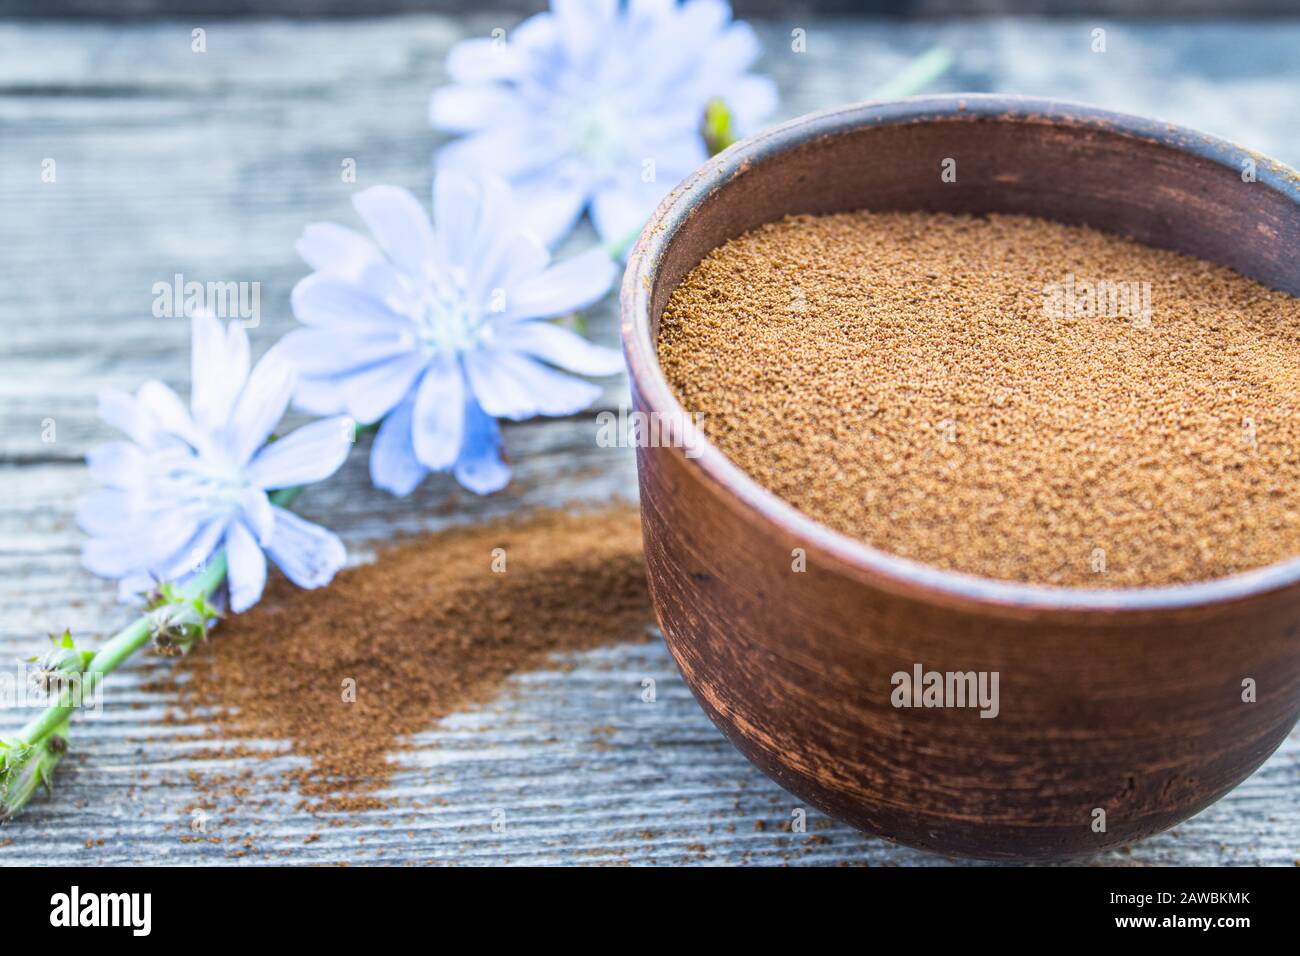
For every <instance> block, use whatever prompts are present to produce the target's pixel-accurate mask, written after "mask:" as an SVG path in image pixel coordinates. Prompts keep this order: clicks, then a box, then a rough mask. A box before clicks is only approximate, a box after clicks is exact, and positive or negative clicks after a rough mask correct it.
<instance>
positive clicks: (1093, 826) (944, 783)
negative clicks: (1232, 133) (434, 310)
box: [623, 97, 1300, 859]
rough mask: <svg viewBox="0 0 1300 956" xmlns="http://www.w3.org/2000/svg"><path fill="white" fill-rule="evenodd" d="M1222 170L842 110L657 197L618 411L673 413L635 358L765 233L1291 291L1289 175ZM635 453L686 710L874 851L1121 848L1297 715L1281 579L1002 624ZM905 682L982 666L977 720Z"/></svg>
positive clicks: (1139, 123)
mask: <svg viewBox="0 0 1300 956" xmlns="http://www.w3.org/2000/svg"><path fill="white" fill-rule="evenodd" d="M1239 156H1240V157H1241V158H1243V159H1244V158H1249V157H1250V154H1248V153H1246V152H1245V151H1244V150H1238V149H1237V148H1236V147H1232V146H1231V145H1230V144H1224V143H1222V142H1221V141H1217V140H1211V139H1210V138H1208V137H1199V134H1194V133H1191V132H1189V131H1185V130H1179V129H1176V128H1173V127H1165V126H1164V125H1163V124H1158V123H1155V122H1153V121H1146V120H1138V119H1134V118H1127V117H1116V116H1113V115H1111V114H1105V113H1099V112H1097V111H1092V110H1089V109H1087V108H1081V107H1072V106H1064V105H1058V104H1046V103H1037V102H1026V101H1019V100H1014V99H1010V100H1008V99H1002V98H988V97H984V98H980V97H970V98H958V97H948V98H933V99H926V100H920V101H912V102H904V103H901V104H868V105H865V106H861V107H854V108H848V109H845V110H840V111H831V112H828V113H825V114H816V115H814V116H812V117H808V118H805V119H804V120H801V121H796V122H795V123H792V124H787V125H786V126H785V127H781V128H778V129H777V130H775V131H772V132H770V133H767V134H762V135H760V136H759V137H756V138H755V139H753V140H750V141H746V142H744V143H741V144H738V145H737V146H735V147H732V149H731V150H728V151H727V152H726V153H724V154H722V155H721V156H719V157H715V159H714V160H712V161H711V162H710V163H709V164H708V165H706V166H705V167H704V168H703V169H702V170H701V171H700V172H698V173H696V174H694V175H693V176H692V177H691V178H690V179H688V180H687V181H686V182H685V183H683V184H682V185H681V186H679V187H678V188H677V190H676V191H675V192H674V193H673V195H671V196H670V197H669V198H668V199H667V200H665V203H664V205H663V206H661V207H660V210H659V212H658V213H657V214H656V216H655V218H654V219H653V220H652V221H651V223H650V225H649V227H648V228H647V230H646V232H645V233H644V234H643V236H642V238H641V240H640V242H639V243H638V245H637V248H636V249H635V250H634V252H633V254H632V257H631V264H630V266H629V269H628V273H627V276H626V278H625V284H624V289H623V312H624V316H623V322H624V340H625V348H626V351H627V356H628V363H629V369H630V375H631V379H632V396H633V405H634V408H635V409H636V410H637V411H640V412H643V413H646V414H647V415H650V414H658V415H661V416H665V417H668V418H671V417H673V416H675V415H677V414H679V409H678V408H677V406H676V402H675V398H673V397H672V395H671V393H670V392H669V391H668V389H667V386H666V383H664V381H663V378H662V374H661V373H660V372H659V370H658V366H657V362H656V360H655V358H654V355H653V342H654V339H655V334H656V331H657V324H658V319H659V316H660V315H661V314H662V311H663V308H664V305H665V303H666V301H667V298H668V296H669V295H670V294H671V292H672V290H673V289H674V288H675V287H676V286H677V284H678V282H679V281H680V280H681V278H682V277H683V276H684V275H685V274H686V272H687V271H689V270H690V269H691V268H692V267H693V266H694V265H695V264H696V263H698V262H699V261H700V259H701V258H702V257H703V256H704V255H705V254H707V253H708V252H709V251H710V250H711V249H713V248H715V247H717V246H718V245H720V244H721V243H722V242H724V241H725V240H726V239H728V238H731V237H733V236H736V235H739V234H740V233H742V232H744V231H746V230H748V229H750V228H752V227H754V226H756V225H758V224H760V223H763V222H767V221H771V220H773V219H778V218H780V217H781V216H783V215H785V214H787V213H801V212H812V213H819V212H831V211H842V210H849V209H859V208H870V209H876V210H884V209H932V210H942V211H950V212H972V213H982V212H991V211H1000V212H1013V213H1025V214H1032V215H1039V216H1045V217H1048V218H1052V219H1056V220H1058V221H1063V222H1068V223H1082V224H1087V225H1092V226H1095V227H1097V228H1102V229H1106V230H1109V231H1113V232H1118V233H1121V234H1126V235H1130V236H1133V237H1134V238H1137V239H1139V240H1140V241H1143V242H1146V243H1149V244H1153V245H1158V246H1164V247H1168V248H1174V249H1178V250H1180V251H1184V252H1188V253H1191V254H1195V255H1198V256H1202V257H1204V258H1207V259H1212V260H1215V261H1218V262H1221V263H1224V264H1227V265H1230V266H1233V267H1234V268H1236V269H1238V270H1239V271H1241V272H1243V273H1245V274H1247V275H1249V276H1252V277H1254V278H1257V279H1259V280H1260V281H1262V282H1264V283H1265V284H1267V285H1270V286H1273V287H1275V288H1281V289H1285V290H1287V291H1290V292H1292V293H1300V256H1296V255H1295V249H1297V248H1300V204H1298V203H1297V191H1296V187H1295V182H1294V176H1295V174H1294V173H1292V172H1290V171H1289V170H1286V169H1285V167H1280V169H1281V171H1280V172H1279V171H1278V170H1279V167H1278V166H1277V164H1273V165H1272V166H1269V165H1268V163H1269V161H1267V160H1265V159H1263V158H1258V159H1257V162H1258V163H1259V166H1260V169H1261V173H1260V177H1261V181H1258V182H1253V183H1251V182H1247V181H1245V180H1243V179H1242V177H1241V176H1240V174H1239V172H1238V168H1237V167H1238V158H1239ZM946 159H953V160H955V169H956V182H945V181H944V179H943V178H942V175H941V174H942V172H943V170H944V168H945V166H944V161H945V160H946ZM1117 278H1118V277H1117ZM1122 278H1125V279H1141V277H1131V276H1130V277H1122ZM1153 334H1157V335H1158V334H1159V330H1158V329H1155V330H1153ZM704 433H705V435H706V436H707V434H708V423H707V422H706V423H704ZM637 456H638V457H637V460H638V475H639V481H640V491H641V510H642V521H643V527H644V535H645V551H646V563H647V571H648V576H649V581H650V588H651V593H652V597H653V600H654V604H655V608H656V612H657V615H658V618H659V622H660V625H661V627H662V630H663V632H664V635H665V637H666V639H667V642H668V646H669V648H670V649H671V651H672V654H673V656H674V658H675V659H676V661H677V664H678V666H679V667H680V669H681V672H682V674H683V676H684V678H685V680H686V682H687V683H688V684H689V686H690V687H691V689H692V691H693V692H694V694H695V696H696V698H697V699H698V700H699V702H700V704H701V706H703V708H704V709H705V711H706V712H707V713H708V714H709V716H710V717H711V718H712V719H713V721H714V723H716V724H717V726H718V727H719V728H720V729H721V730H722V731H723V733H725V734H726V735H727V736H728V737H729V738H730V739H731V741H732V742H733V743H734V744H735V745H736V746H737V747H738V748H739V749H740V750H741V751H742V752H743V753H745V755H746V756H747V757H749V759H750V760H752V761H753V762H754V763H755V764H757V765H758V766H759V767H761V768H762V769H763V770H764V771H766V772H767V773H768V774H769V775H771V776H772V777H773V778H775V779H776V780H777V781H778V782H780V783H781V784H782V785H783V786H784V787H786V788H787V789H789V790H790V791H791V792H793V793H795V794H797V795H799V796H800V797H801V798H803V799H806V800H807V801H809V802H810V803H812V804H813V805H815V806H817V807H818V808H820V809H821V810H823V811H824V812H826V813H828V814H830V815H831V816H834V817H837V818H839V819H843V820H846V821H848V822H850V823H852V824H854V825H856V826H858V827H861V828H863V829H866V830H869V831H871V832H873V833H876V834H879V835H881V836H883V837H886V838H889V839H892V840H896V841H898V842H901V843H906V844H909V845H912V846H916V847H922V848H925V849H930V850H934V851H938V852H941V853H948V854H956V855H967V856H975V857H983V858H992V859H1046V858H1059V857H1068V856H1073V855H1079V854H1085V853H1089V852H1095V851H1098V850H1103V849H1106V848H1108V847H1114V846H1118V845H1122V844H1124V843H1128V842H1131V841H1133V840H1136V839H1139V838H1141V837H1144V836H1146V835H1148V834H1151V833H1154V832H1156V831H1159V830H1162V829H1164V828H1167V827H1169V826H1172V825H1173V824H1175V823H1177V822H1179V821H1180V820H1183V819H1185V818H1187V817H1188V816H1190V815H1192V814H1194V813H1196V812H1197V811H1199V810H1201V809H1202V808H1204V807H1206V806H1208V805H1209V804H1210V803H1212V802H1213V801H1214V800H1216V799H1218V798H1219V797H1220V796H1222V795H1223V794H1224V793H1226V792H1227V791H1228V790H1230V789H1231V788H1232V787H1234V786H1236V785H1237V784H1238V783H1240V782H1241V781H1242V780H1243V779H1245V777H1246V776H1248V775H1249V774H1250V773H1251V772H1252V771H1253V770H1255V769H1256V768H1257V767H1258V766H1259V765H1260V764H1261V763H1262V762H1263V761H1264V760H1265V758H1266V757H1267V756H1268V755H1269V754H1270V753H1272V751H1273V750H1274V749H1275V748H1276V747H1277V746H1278V745H1279V744H1280V743H1281V742H1282V741H1283V739H1284V738H1285V737H1286V735H1287V733H1288V732H1289V731H1290V729H1291V727H1292V726H1293V725H1294V724H1295V722H1296V719H1297V716H1298V715H1300V584H1297V583H1296V582H1295V581H1294V580H1292V581H1290V582H1289V583H1287V582H1284V583H1283V584H1282V585H1280V586H1269V587H1262V588H1259V589H1258V590H1253V591H1247V592H1246V593H1243V594H1238V595H1236V596H1233V597H1231V598H1230V599H1225V600H1212V601H1203V602H1196V601H1192V602H1187V603H1186V604H1185V606H1170V607H1158V608H1151V607H1142V606H1140V605H1139V604H1138V603H1135V604H1134V606H1132V607H1117V608H1111V609H1097V608H1081V607H1078V606H1071V605H1070V602H1069V601H1063V602H1062V603H1061V605H1060V606H1052V604H1051V602H1050V601H1048V602H1042V601H1037V602H1030V603H1019V602H1017V601H1014V600H1004V599H1003V597H1004V595H1002V594H1001V592H998V591H997V589H996V588H993V587H989V588H987V592H988V593H987V594H984V593H982V590H981V589H982V588H984V587H985V585H982V584H981V583H980V582H979V581H978V580H977V579H969V578H968V579H966V583H965V584H961V585H959V586H957V587H955V588H948V587H943V586H941V587H935V586H934V581H933V573H932V572H931V573H930V574H929V576H927V574H910V573H908V572H907V571H906V569H903V570H899V569H898V568H896V567H892V566H891V567H882V563H881V560H880V556H879V555H875V556H872V555H867V556H865V557H861V558H859V557H855V555H854V554H853V553H850V551H849V550H847V549H846V547H845V546H844V544H843V542H839V543H836V542H835V541H834V540H833V539H834V538H835V537H836V536H834V535H831V534H829V533H826V532H824V529H810V526H809V525H808V523H806V522H804V523H803V524H801V523H800V521H799V520H797V519H795V518H792V517H791V515H790V514H789V510H788V509H787V508H785V506H783V505H781V504H780V503H779V502H776V501H775V499H771V500H770V501H768V500H766V498H765V495H766V493H765V492H762V491H761V490H755V488H754V487H751V486H752V482H749V481H748V479H746V478H744V477H743V476H741V475H739V473H738V472H735V471H734V469H732V468H731V466H729V464H727V463H725V461H723V460H722V459H721V456H719V455H717V453H716V450H715V449H709V450H708V453H707V454H706V455H705V456H704V458H703V459H697V458H694V457H689V456H687V455H686V454H684V452H683V450H682V449H681V448H679V447H671V445H669V444H664V445H660V446H658V447H645V448H640V449H638V452H637ZM769 497H770V496H769ZM953 533H954V534H960V533H961V529H960V528H954V529H953ZM801 554H802V556H803V558H802V564H803V569H802V570H799V569H797V568H798V567H799V566H800V564H801V561H800V555H801ZM971 582H974V583H971ZM1121 603H1122V602H1121ZM1175 605H1177V602H1175ZM918 665H919V666H920V667H921V669H922V671H926V672H928V671H937V672H941V673H947V672H952V673H967V672H976V673H977V674H978V673H981V672H982V673H984V674H986V675H991V674H992V673H994V672H996V674H997V675H998V695H997V697H998V707H997V715H996V716H995V717H981V716H980V708H978V707H970V706H968V707H933V708H932V707H899V706H895V702H896V699H897V687H896V684H897V682H896V681H895V675H897V674H900V673H903V674H908V675H911V674H913V673H914V672H915V668H916V667H917V666H918ZM1249 682H1253V685H1254V687H1255V696H1254V700H1253V702H1252V701H1250V700H1248V699H1246V698H1249V696H1250V695H1249V694H1248V693H1247V692H1246V691H1247V686H1248V683H1249ZM986 686H988V685H987V684H986ZM1103 814H1104V816H1102V815H1103Z"/></svg>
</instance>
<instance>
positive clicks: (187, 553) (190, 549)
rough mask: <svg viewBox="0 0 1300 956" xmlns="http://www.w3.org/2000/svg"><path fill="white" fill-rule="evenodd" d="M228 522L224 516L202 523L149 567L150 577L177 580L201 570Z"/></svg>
mask: <svg viewBox="0 0 1300 956" xmlns="http://www.w3.org/2000/svg"><path fill="white" fill-rule="evenodd" d="M229 523H230V521H229V519H228V518H224V517H222V518H216V519H214V520H211V521H206V522H204V523H202V524H201V525H200V526H199V529H198V531H196V532H195V533H194V535H193V537H191V538H190V540H189V541H187V542H185V544H183V545H182V546H181V547H179V548H177V549H176V551H175V552H173V553H172V554H171V556H170V557H168V558H165V559H164V560H162V561H160V562H158V563H156V564H155V565H154V566H153V567H152V568H151V569H150V570H151V571H152V572H153V573H152V574H151V575H150V577H151V578H154V579H155V580H158V581H172V582H179V581H180V580H181V579H184V578H186V577H188V576H189V575H192V574H197V573H198V572H199V571H202V570H203V569H204V567H206V566H207V563H208V561H210V560H211V558H212V555H213V554H214V553H215V552H216V550H217V548H218V546H220V544H221V539H222V537H223V536H224V535H225V533H226V527H227V525H229Z"/></svg>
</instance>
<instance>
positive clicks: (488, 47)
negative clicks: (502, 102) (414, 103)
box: [447, 30, 527, 83]
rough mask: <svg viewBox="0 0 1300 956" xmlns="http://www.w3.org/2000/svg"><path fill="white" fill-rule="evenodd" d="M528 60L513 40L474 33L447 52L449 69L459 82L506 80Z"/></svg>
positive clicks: (453, 77) (450, 73) (519, 70)
mask: <svg viewBox="0 0 1300 956" xmlns="http://www.w3.org/2000/svg"><path fill="white" fill-rule="evenodd" d="M516 33H518V30H516ZM526 62H527V59H526V57H525V56H524V55H523V53H522V51H520V50H519V49H518V48H517V47H516V46H515V45H514V44H513V43H501V42H500V41H498V40H496V39H493V38H489V37H473V38H471V39H468V40H461V41H460V42H459V43H457V44H456V45H455V46H453V47H452V48H451V52H449V53H448V54H447V73H448V75H449V76H451V78H452V79H453V80H455V81H456V82H457V83H481V82H487V81H490V80H504V79H510V78H512V77H515V76H518V75H519V74H520V73H521V72H522V70H523V67H524V65H525V64H526Z"/></svg>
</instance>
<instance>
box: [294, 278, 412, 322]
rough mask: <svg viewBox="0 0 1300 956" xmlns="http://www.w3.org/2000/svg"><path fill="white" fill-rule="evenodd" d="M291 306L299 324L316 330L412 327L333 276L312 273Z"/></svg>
mask: <svg viewBox="0 0 1300 956" xmlns="http://www.w3.org/2000/svg"><path fill="white" fill-rule="evenodd" d="M289 304H290V305H291V306H292V307H293V314H294V316H295V317H296V318H297V319H298V321H299V322H301V323H302V324H303V325H310V326H314V327H317V328H324V329H336V330H337V329H351V330H353V331H370V330H372V329H374V328H375V327H379V328H384V329H387V328H390V327H391V326H393V325H394V324H396V325H400V326H402V327H406V326H407V325H408V324H409V323H410V320H409V319H407V318H406V316H404V315H399V314H398V313H396V312H394V311H393V310H392V308H390V307H389V305H388V304H387V303H386V302H384V301H382V300H380V299H378V298H376V297H375V296H374V295H372V294H371V293H370V291H369V290H368V289H367V288H364V287H361V286H358V285H357V284H355V283H354V282H352V281H350V280H349V279H347V278H346V277H344V276H340V275H337V274H334V273H327V272H313V273H312V274H311V275H309V276H307V277H306V278H304V279H302V280H300V281H299V282H298V284H297V285H295V286H294V287H293V292H292V294H291V295H290V296H289Z"/></svg>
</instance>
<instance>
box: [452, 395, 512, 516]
mask: <svg viewBox="0 0 1300 956" xmlns="http://www.w3.org/2000/svg"><path fill="white" fill-rule="evenodd" d="M456 480H457V481H458V482H460V484H461V485H462V487H464V488H467V489H468V490H470V491H472V492H474V494H476V495H490V494H492V493H493V492H495V491H500V490H501V489H502V488H504V487H505V486H506V485H507V484H509V483H510V466H508V465H507V464H506V463H505V461H504V460H502V457H501V428H500V426H499V425H497V423H496V420H495V419H493V418H492V417H491V416H490V415H488V414H487V413H485V412H484V411H483V409H482V408H480V407H479V404H478V403H477V402H475V401H474V400H473V399H471V400H470V401H468V402H466V403H465V440H464V443H463V444H462V445H461V451H460V458H458V459H457V460H456Z"/></svg>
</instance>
